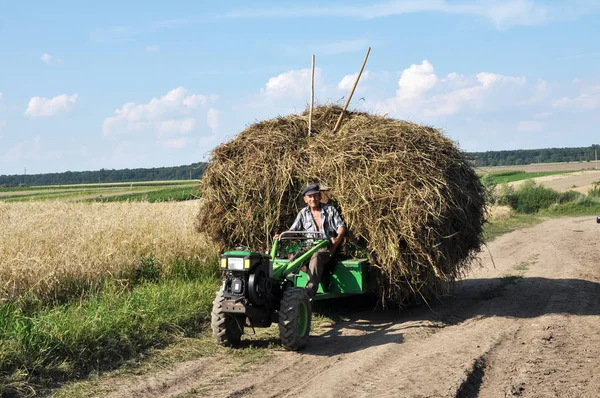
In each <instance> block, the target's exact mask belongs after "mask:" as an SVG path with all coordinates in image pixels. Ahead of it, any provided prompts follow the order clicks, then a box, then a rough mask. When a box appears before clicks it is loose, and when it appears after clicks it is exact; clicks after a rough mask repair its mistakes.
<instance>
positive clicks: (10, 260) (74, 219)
mask: <svg viewBox="0 0 600 398" xmlns="http://www.w3.org/2000/svg"><path fill="white" fill-rule="evenodd" d="M197 209H198V202H197V201H187V202H166V203H143V202H114V203H67V202H54V201H53V202H22V203H21V202H19V203H4V202H1V201H0V301H1V300H2V299H3V298H4V299H6V298H12V297H15V296H18V295H20V294H22V293H24V292H32V293H35V294H36V295H40V296H48V295H49V296H52V295H54V294H56V293H57V292H60V291H62V290H65V289H67V290H68V289H70V286H73V285H77V286H82V285H83V286H86V285H90V284H93V283H95V282H97V281H99V280H101V279H102V278H104V277H111V278H120V277H123V276H124V275H127V273H128V272H130V271H131V270H132V269H133V268H134V267H135V266H136V265H139V263H140V261H141V259H142V258H144V257H147V256H153V257H154V262H155V263H156V264H157V265H158V266H159V268H160V269H161V270H162V271H168V270H165V269H164V268H165V267H169V266H170V264H171V263H172V262H173V260H175V259H178V258H179V259H182V260H184V261H193V260H198V261H199V262H204V261H205V260H206V259H208V258H209V257H211V256H215V255H216V251H215V249H214V248H213V247H211V246H210V245H209V244H208V243H207V240H205V239H204V238H203V237H202V236H201V235H200V234H198V233H197V232H196V231H195V229H194V220H195V218H196V213H197ZM213 258H214V257H213Z"/></svg>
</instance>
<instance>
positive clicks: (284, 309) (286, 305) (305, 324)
mask: <svg viewBox="0 0 600 398" xmlns="http://www.w3.org/2000/svg"><path fill="white" fill-rule="evenodd" d="M311 319H312V311H311V308H310V300H309V298H308V293H307V292H306V289H304V288H298V287H289V288H287V289H286V290H285V291H284V292H283V299H282V300H281V306H280V308H279V337H280V338H281V345H283V347H284V348H286V349H288V350H292V351H297V350H299V349H301V348H304V347H305V346H306V344H307V343H308V336H309V335H310V325H311Z"/></svg>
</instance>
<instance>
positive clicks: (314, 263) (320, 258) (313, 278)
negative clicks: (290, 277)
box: [306, 249, 331, 297]
mask: <svg viewBox="0 0 600 398" xmlns="http://www.w3.org/2000/svg"><path fill="white" fill-rule="evenodd" d="M329 260H331V253H329V249H321V250H319V251H318V252H316V253H315V254H313V255H312V257H311V258H310V263H309V264H308V272H307V274H308V283H307V284H306V290H308V295H309V297H314V296H315V295H316V294H317V290H318V289H319V282H320V281H321V277H322V276H323V270H324V269H325V265H326V264H327V263H328V262H329Z"/></svg>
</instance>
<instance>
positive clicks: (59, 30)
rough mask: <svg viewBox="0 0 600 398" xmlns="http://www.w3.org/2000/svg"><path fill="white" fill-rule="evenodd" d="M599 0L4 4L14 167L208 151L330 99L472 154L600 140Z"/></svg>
mask: <svg viewBox="0 0 600 398" xmlns="http://www.w3.org/2000/svg"><path fill="white" fill-rule="evenodd" d="M599 17H600V1H598V0H594V1H591V0H572V1H562V0H549V1H544V2H542V1H535V0H507V1H500V0H464V1H462V0H461V1H451V0H419V1H417V0H404V1H392V0H389V1H370V2H366V1H365V2H360V1H330V2H316V1H312V2H311V1H304V2H285V1H271V2H268V1H252V2H249V1H229V2H204V1H178V0H172V1H169V2H150V1H144V2H142V1H128V2H122V1H119V2H117V1H103V2H93V3H92V2H82V1H54V2H42V1H37V2H36V1H34V2H22V1H2V0H0V174H22V173H23V172H24V169H25V168H27V173H28V174H38V173H46V172H62V171H67V170H71V171H78V170H98V169H101V168H106V169H112V168H116V169H120V168H136V167H162V166H177V165H183V164H190V163H193V162H198V161H203V160H206V159H208V158H209V156H210V151H211V149H212V148H214V147H215V146H216V145H218V144H219V143H221V142H224V141H226V140H229V139H231V138H232V137H233V136H235V134H236V133H237V132H239V131H241V130H242V129H243V128H244V127H245V126H247V125H248V124H251V123H253V122H255V121H257V120H262V119H265V118H272V117H275V116H277V115H282V114H287V113H290V112H300V111H302V110H303V109H304V108H305V107H306V105H307V103H308V101H309V86H310V65H311V55H312V54H315V56H316V65H317V70H316V94H315V95H316V101H317V103H318V104H325V103H340V102H342V103H343V101H344V98H345V96H347V95H348V93H349V91H350V83H351V82H352V81H353V76H355V74H356V73H357V71H358V69H359V68H360V64H361V62H362V60H363V57H364V54H365V52H366V49H367V48H368V47H369V46H370V47H371V54H370V56H369V60H368V63H367V66H366V68H365V72H364V74H363V77H362V79H361V81H360V83H359V86H358V89H357V91H356V93H355V95H354V98H353V100H352V103H351V108H358V109H361V110H367V111H371V112H374V113H379V114H387V115H389V116H391V117H395V118H400V119H407V120H411V121H414V122H417V123H422V124H427V125H432V126H435V127H439V128H442V129H444V131H445V134H446V135H447V136H448V137H450V138H452V139H453V140H455V141H456V142H457V143H458V144H459V145H460V147H461V148H462V149H464V150H466V151H485V150H503V149H528V148H540V147H569V146H588V145H591V144H597V143H600V139H599V132H600V112H599V111H600V40H599V39H600V24H599V23H598V22H599Z"/></svg>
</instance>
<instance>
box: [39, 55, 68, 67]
mask: <svg viewBox="0 0 600 398" xmlns="http://www.w3.org/2000/svg"><path fill="white" fill-rule="evenodd" d="M40 59H41V60H42V61H43V62H44V63H45V64H46V65H61V64H62V63H63V60H62V59H60V58H56V57H54V56H52V55H50V54H48V53H44V54H42V56H41V57H40Z"/></svg>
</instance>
